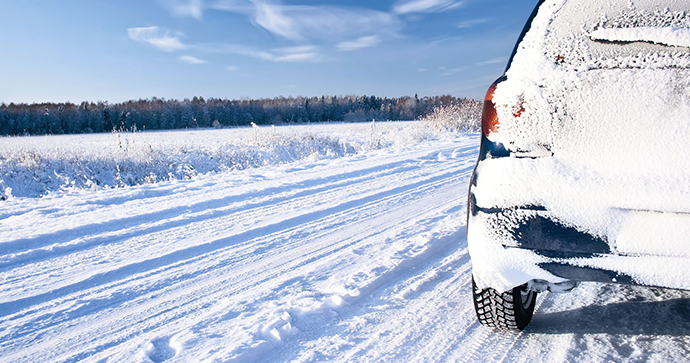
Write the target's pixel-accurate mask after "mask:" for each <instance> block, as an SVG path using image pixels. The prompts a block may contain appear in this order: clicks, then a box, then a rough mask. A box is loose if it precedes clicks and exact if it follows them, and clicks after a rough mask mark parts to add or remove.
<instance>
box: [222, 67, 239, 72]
mask: <svg viewBox="0 0 690 363" xmlns="http://www.w3.org/2000/svg"><path fill="white" fill-rule="evenodd" d="M225 69H226V70H227V71H229V72H236V71H237V70H238V69H239V68H237V67H236V66H227V67H225Z"/></svg>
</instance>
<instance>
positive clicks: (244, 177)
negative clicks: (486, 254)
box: [0, 123, 690, 362]
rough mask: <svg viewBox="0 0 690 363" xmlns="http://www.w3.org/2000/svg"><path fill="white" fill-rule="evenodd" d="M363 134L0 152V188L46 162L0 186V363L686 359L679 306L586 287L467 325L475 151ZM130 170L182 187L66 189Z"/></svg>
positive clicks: (451, 140) (59, 141) (81, 144)
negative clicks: (509, 320)
mask: <svg viewBox="0 0 690 363" xmlns="http://www.w3.org/2000/svg"><path fill="white" fill-rule="evenodd" d="M375 127H376V129H375V130H374V131H372V129H371V125H358V126H353V125H320V126H318V127H307V128H303V129H300V128H284V129H283V128H276V129H270V128H262V129H259V130H256V129H240V130H222V131H217V130H209V131H203V132H201V131H191V132H186V133H185V132H174V133H168V134H165V135H164V136H161V135H162V134H156V133H151V134H148V133H146V134H136V135H131V134H128V135H119V136H117V135H114V134H108V135H91V136H78V137H49V138H38V139H35V138H18V139H3V140H2V144H1V145H0V148H2V155H3V158H4V159H3V162H4V164H3V165H4V166H5V167H3V169H2V172H3V173H4V172H5V170H6V166H7V165H9V164H7V163H9V162H13V163H14V161H13V160H19V159H12V158H10V157H9V156H10V154H8V153H10V152H16V150H24V151H26V150H30V151H32V152H33V153H34V155H40V157H36V159H35V160H40V161H42V162H45V164H38V163H37V164H35V165H33V166H31V165H29V166H30V167H29V168H25V169H26V170H29V171H28V172H26V173H27V174H24V175H29V176H31V175H34V176H36V175H39V176H44V177H45V178H48V179H46V180H57V181H58V182H56V184H55V185H51V186H50V187H49V188H46V189H43V190H41V189H40V188H39V189H34V188H36V185H40V179H39V181H36V183H35V184H31V182H30V181H29V182H27V184H24V185H33V186H28V187H27V188H26V189H22V187H21V186H22V184H21V183H19V182H17V184H16V185H13V186H10V185H8V183H10V181H12V180H18V179H12V178H10V177H7V176H6V175H7V174H3V178H4V179H3V181H4V183H5V185H4V187H5V188H6V187H8V186H9V187H10V188H11V189H12V191H11V192H9V193H5V194H6V196H8V200H6V201H4V202H0V281H1V282H2V283H1V285H0V362H75V361H87V362H196V361H201V362H323V361H334V362H455V361H459V362H611V361H613V362H646V361H651V362H684V361H686V362H687V361H690V292H681V291H673V290H662V289H655V288H643V287H632V286H622V285H621V286H619V285H607V284H594V283H587V284H582V285H580V286H579V287H578V288H576V289H575V290H574V291H573V292H571V293H568V294H561V295H557V294H543V295H540V298H539V301H538V307H537V311H536V314H535V317H534V319H533V321H532V323H531V324H530V325H529V326H528V327H527V328H526V330H525V331H524V332H522V333H520V334H514V333H505V332H495V331H492V330H489V329H487V328H485V327H482V326H480V325H479V323H478V322H477V320H476V318H475V313H474V308H473V306H472V301H471V298H470V296H471V293H470V275H471V263H470V259H469V256H468V253H467V242H466V239H465V206H466V200H465V198H466V191H467V188H468V181H469V177H470V175H471V172H472V168H473V167H474V163H475V161H476V158H477V152H478V143H479V137H478V135H477V134H470V135H451V134H446V135H444V134H441V133H430V132H429V131H428V130H425V129H424V128H423V127H421V126H420V125H417V124H414V123H409V124H408V123H404V124H395V123H394V124H379V123H377V124H376V126H375ZM271 133H273V135H274V136H271ZM212 135H213V136H212ZM219 135H224V136H222V137H223V139H214V137H220V136H219ZM276 135H283V136H276ZM118 137H119V139H118ZM271 137H274V139H273V140H296V141H294V142H293V143H289V142H285V143H284V144H282V145H284V147H283V148H280V147H276V146H275V144H273V145H269V144H262V142H264V141H262V140H269V138H271ZM125 138H126V140H127V141H126V142H128V143H129V145H132V144H134V145H137V146H134V147H133V148H132V149H129V150H130V151H131V153H130V154H128V155H124V156H122V155H123V154H118V153H120V152H121V151H120V150H122V148H120V145H121V143H120V142H121V141H123V140H125ZM310 139H311V140H315V141H314V142H313V143H312V144H308V143H307V145H309V146H308V148H302V147H303V145H305V142H306V141H305V140H310ZM36 140H38V141H36ZM74 140H78V141H77V142H76V143H75V141H74ZM227 140H245V141H244V143H242V142H240V141H232V142H231V141H227ZM281 142H282V141H281ZM22 143H23V144H22ZM41 143H43V144H42V145H41ZM138 145H146V147H144V148H142V149H146V148H149V149H150V150H153V152H150V153H149V154H139V153H140V152H141V151H137V150H140V149H137V148H138V147H139V146H138ZM238 145H239V146H238ZM279 145H281V144H280V143H279ZM324 145H326V146H325V147H324ZM329 145H330V146H329ZM230 149H232V150H238V149H241V150H242V152H237V153H236V154H233V153H232V152H227V153H224V152H223V151H224V150H225V151H227V150H230ZM12 150H14V151H12ZM182 150H185V152H183V151H182ZM248 150H249V151H248ZM295 150H297V151H295ZM299 150H302V151H299ZM128 152H129V151H128ZM12 155H14V154H12ZM65 155H67V156H68V157H65ZM131 155H135V156H134V157H132V156H131ZM141 155H149V156H151V155H155V157H160V158H161V159H164V160H168V159H165V158H169V159H170V160H173V161H175V162H178V164H176V165H180V164H179V163H187V164H186V165H189V166H190V167H192V168H194V170H196V172H195V173H191V174H188V175H187V176H186V177H185V176H183V175H184V174H180V175H177V174H174V173H172V172H171V174H172V175H171V176H169V177H167V178H158V179H157V180H155V183H150V182H151V181H152V180H149V183H140V182H137V181H135V182H132V183H131V184H134V186H129V187H123V188H110V186H118V185H120V184H117V183H115V184H112V185H111V184H108V183H107V182H103V183H102V184H101V185H96V184H92V185H90V184H88V183H85V182H84V183H82V184H80V183H79V180H82V179H79V177H80V175H81V176H82V177H83V180H89V178H90V177H92V176H93V175H98V173H97V172H94V171H98V170H110V169H109V168H111V167H112V164H113V162H114V163H115V164H116V165H117V166H118V168H119V165H120V163H122V161H123V160H130V161H131V162H132V163H136V162H141V161H142V160H149V159H145V158H143V157H142V156H141ZM190 155H191V156H190ZM217 155H224V156H225V157H227V158H228V159H223V160H226V161H227V160H230V159H229V158H230V157H229V156H228V155H255V156H254V159H251V160H253V161H252V162H251V163H248V164H246V165H241V164H240V165H239V166H236V167H229V166H228V165H232V164H227V163H222V162H219V163H217V164H214V163H216V161H214V160H217V159H218V156H217ZM211 156H214V158H211ZM70 158H71V159H70ZM127 158H129V159H127ZM66 159H67V160H77V161H79V160H81V161H79V162H77V164H79V165H89V168H90V169H89V168H87V169H78V168H74V169H69V168H68V166H67V167H65V168H63V169H59V168H57V167H56V165H58V166H59V165H62V164H60V163H64V165H68V164H70V163H69V162H65V161H64V160H66ZM46 160H48V161H46ZM113 160H114V161H113ZM180 160H182V161H180ZM233 160H235V159H233ZM240 160H245V159H241V158H240ZM149 161H150V162H148V163H144V164H141V165H139V166H140V167H141V168H142V170H148V171H149V172H152V173H154V174H155V173H158V170H163V169H158V168H159V167H160V166H159V164H157V163H156V162H154V161H151V160H149ZM12 165H19V166H21V165H23V164H21V163H15V164H12ZM128 165H130V164H128ZM131 165H134V164H131ZM223 165H224V166H225V167H223ZM41 166H42V167H41ZM96 166H100V167H101V168H100V169H96ZM32 168H33V169H32ZM146 168H149V169H146ZM171 168H172V167H171ZM17 170H19V169H17ZM75 170H81V171H79V172H77V171H75ZM128 170H130V171H129V172H130V174H128V175H134V174H135V169H134V168H132V169H128ZM136 170H138V169H136ZM170 170H174V168H172V169H169V170H168V171H170ZM51 172H52V173H53V175H58V176H51V174H50V173H51ZM30 173H34V174H30ZM80 173H81V174H80ZM161 173H162V172H161ZM136 175H138V174H136ZM142 175H143V174H142ZM156 175H157V174H156ZM161 175H163V174H161ZM165 175H167V174H165ZM121 177H122V173H121ZM51 178H52V179H51ZM93 178H95V177H93ZM64 180H72V181H74V180H77V181H75V182H74V183H71V182H67V183H64ZM91 180H95V179H91ZM103 180H106V178H105V177H103ZM59 181H63V182H62V184H60V182H59ZM12 182H13V181H12ZM125 184H126V183H125ZM21 193H25V195H22V194H21ZM32 193H34V194H32ZM30 195H44V196H43V197H41V198H28V197H26V196H30Z"/></svg>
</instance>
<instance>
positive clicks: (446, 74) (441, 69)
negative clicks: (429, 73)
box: [438, 66, 470, 76]
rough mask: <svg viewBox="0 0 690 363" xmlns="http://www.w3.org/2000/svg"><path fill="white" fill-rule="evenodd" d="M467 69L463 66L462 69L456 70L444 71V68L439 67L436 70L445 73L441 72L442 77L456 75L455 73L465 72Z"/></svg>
mask: <svg viewBox="0 0 690 363" xmlns="http://www.w3.org/2000/svg"><path fill="white" fill-rule="evenodd" d="M469 68H470V67H467V66H463V67H458V68H453V69H448V70H447V69H446V67H439V68H438V69H439V70H440V71H445V72H443V75H444V76H451V75H453V74H456V73H459V72H462V71H465V70H467V69H469Z"/></svg>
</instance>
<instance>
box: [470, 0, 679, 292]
mask: <svg viewBox="0 0 690 363" xmlns="http://www.w3.org/2000/svg"><path fill="white" fill-rule="evenodd" d="M527 29H528V31H526V33H525V34H524V37H523V38H521V40H520V41H519V43H518V45H517V47H516V52H515V53H514V56H513V57H512V59H511V62H510V64H509V66H508V69H507V71H506V73H505V75H504V76H503V77H501V78H500V79H499V80H498V81H497V83H496V84H494V85H493V86H492V87H491V88H490V90H489V92H488V93H487V98H486V100H485V108H484V119H483V135H482V146H481V152H480V158H479V161H478V163H477V166H476V169H475V173H474V175H473V180H472V183H471V187H470V192H469V211H468V243H469V249H470V255H471V257H472V262H473V276H474V279H475V283H476V286H477V288H478V289H480V290H481V289H486V288H491V289H495V290H497V291H509V290H510V289H513V288H515V287H516V286H521V285H522V286H527V288H528V289H532V290H544V289H552V290H559V289H567V288H569V287H572V284H571V283H570V281H601V282H619V283H630V284H639V285H649V286H660V287H668V288H678V289H690V157H689V156H688V155H690V3H688V2H687V1H661V2H660V1H650V0H644V1H635V2H630V1H627V0H610V1H609V0H606V1H599V0H597V1H592V0H569V1H564V0H546V1H542V2H541V3H540V4H539V6H538V11H537V12H535V16H534V18H533V19H531V21H530V23H529V24H528V26H527ZM525 284H527V285H525Z"/></svg>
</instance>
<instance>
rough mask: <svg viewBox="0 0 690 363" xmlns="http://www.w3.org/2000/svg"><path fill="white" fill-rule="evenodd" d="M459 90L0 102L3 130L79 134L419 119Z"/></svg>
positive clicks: (9, 132) (451, 100) (450, 100)
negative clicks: (422, 93) (412, 93)
mask: <svg viewBox="0 0 690 363" xmlns="http://www.w3.org/2000/svg"><path fill="white" fill-rule="evenodd" d="M466 101H467V99H464V98H456V97H454V96H448V95H445V96H434V97H423V98H419V97H417V95H415V96H414V97H409V96H405V97H398V98H387V97H384V98H381V97H376V96H331V97H326V96H321V97H287V98H286V97H276V98H264V99H256V100H255V99H241V100H227V99H218V98H209V99H204V98H203V97H194V98H193V99H191V100H189V99H184V100H182V101H178V100H166V99H162V98H156V97H154V98H151V99H140V100H136V101H127V102H122V103H108V102H101V101H99V102H95V103H94V102H82V103H81V104H74V103H69V102H68V103H33V104H25V103H19V104H15V103H10V104H9V105H8V104H5V103H2V104H0V135H43V134H78V133H91V132H111V131H135V130H170V129H185V128H197V127H224V126H242V125H250V124H251V123H255V124H257V125H270V124H273V125H282V124H297V123H308V122H324V121H344V122H362V121H371V120H374V119H376V120H416V119H420V118H422V117H424V116H426V115H428V114H429V113H431V112H432V111H433V110H434V108H435V107H438V106H442V105H452V104H460V103H464V102H466Z"/></svg>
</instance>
